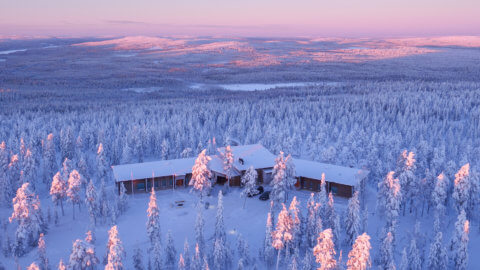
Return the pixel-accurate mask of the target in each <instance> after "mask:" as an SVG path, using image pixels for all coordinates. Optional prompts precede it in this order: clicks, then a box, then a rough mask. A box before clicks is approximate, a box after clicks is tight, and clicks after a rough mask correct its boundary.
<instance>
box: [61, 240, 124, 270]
mask: <svg viewBox="0 0 480 270" xmlns="http://www.w3.org/2000/svg"><path fill="white" fill-rule="evenodd" d="M98 262H99V261H98V258H97V257H96V256H95V248H94V246H93V245H91V244H89V243H87V242H85V241H83V240H80V239H77V240H75V242H74V243H73V246H72V253H70V258H69V261H68V269H71V270H94V269H95V266H96V265H97V264H98ZM113 269H115V268H113Z"/></svg>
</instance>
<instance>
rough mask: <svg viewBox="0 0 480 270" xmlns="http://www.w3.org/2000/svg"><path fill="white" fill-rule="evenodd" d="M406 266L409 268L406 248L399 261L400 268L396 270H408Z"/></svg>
mask: <svg viewBox="0 0 480 270" xmlns="http://www.w3.org/2000/svg"><path fill="white" fill-rule="evenodd" d="M408 266H409V259H408V253H407V248H403V250H402V259H401V261H400V267H399V268H398V269H399V270H409V268H408Z"/></svg>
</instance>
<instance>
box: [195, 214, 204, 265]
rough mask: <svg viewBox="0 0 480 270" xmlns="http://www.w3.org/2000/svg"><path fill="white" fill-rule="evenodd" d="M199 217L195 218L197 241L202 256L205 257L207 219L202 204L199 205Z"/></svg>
mask: <svg viewBox="0 0 480 270" xmlns="http://www.w3.org/2000/svg"><path fill="white" fill-rule="evenodd" d="M197 208H198V211H197V218H196V219H195V241H196V243H197V246H198V247H199V248H200V255H201V256H200V258H202V257H203V254H204V252H205V237H204V227H205V220H204V219H203V210H202V207H201V206H198V207H197Z"/></svg>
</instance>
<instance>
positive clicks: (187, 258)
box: [183, 238, 191, 270]
mask: <svg viewBox="0 0 480 270" xmlns="http://www.w3.org/2000/svg"><path fill="white" fill-rule="evenodd" d="M183 261H184V262H185V269H187V270H188V269H190V261H191V257H190V245H189V244H188V239H187V238H185V243H183Z"/></svg>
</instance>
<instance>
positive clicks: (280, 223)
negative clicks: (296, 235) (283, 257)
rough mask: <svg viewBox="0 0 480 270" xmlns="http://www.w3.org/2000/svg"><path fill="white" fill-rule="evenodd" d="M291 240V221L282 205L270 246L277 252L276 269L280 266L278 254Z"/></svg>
mask: <svg viewBox="0 0 480 270" xmlns="http://www.w3.org/2000/svg"><path fill="white" fill-rule="evenodd" d="M292 240H293V220H292V217H291V216H290V214H289V213H288V211H287V207H286V206H285V204H283V203H282V210H281V211H280V213H279V214H278V218H277V225H276V226H275V231H273V232H272V246H273V247H274V248H275V249H276V250H277V252H278V253H277V267H276V269H277V270H278V268H279V265H280V253H281V252H282V250H283V249H284V248H285V246H287V248H289V244H290V243H291V242H292Z"/></svg>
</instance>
